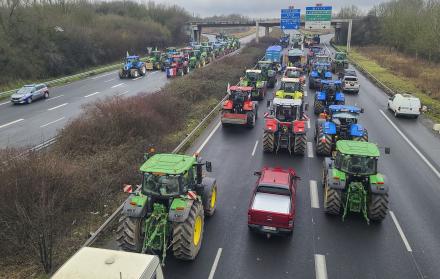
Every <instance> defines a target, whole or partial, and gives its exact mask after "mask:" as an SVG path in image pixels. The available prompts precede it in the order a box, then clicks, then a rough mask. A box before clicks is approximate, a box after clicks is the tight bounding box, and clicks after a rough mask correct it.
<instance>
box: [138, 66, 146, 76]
mask: <svg viewBox="0 0 440 279" xmlns="http://www.w3.org/2000/svg"><path fill="white" fill-rule="evenodd" d="M146 73H147V69H146V68H145V66H142V68H141V71H140V74H141V76H145V74H146Z"/></svg>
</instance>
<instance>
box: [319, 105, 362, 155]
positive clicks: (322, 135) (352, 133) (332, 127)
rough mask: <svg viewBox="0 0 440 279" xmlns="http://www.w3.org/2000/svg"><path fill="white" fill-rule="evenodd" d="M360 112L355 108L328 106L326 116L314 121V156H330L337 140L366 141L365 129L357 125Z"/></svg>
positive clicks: (359, 109) (360, 110)
mask: <svg viewBox="0 0 440 279" xmlns="http://www.w3.org/2000/svg"><path fill="white" fill-rule="evenodd" d="M362 112H363V109H361V108H358V107H355V106H345V105H331V106H329V108H328V114H327V113H324V114H323V117H321V118H318V119H317V120H316V125H315V137H314V138H315V141H316V154H318V155H325V156H330V155H331V153H332V151H334V150H335V148H336V142H337V141H338V140H353V141H368V131H367V129H365V128H364V127H363V126H362V125H361V124H359V123H358V118H359V114H360V113H362Z"/></svg>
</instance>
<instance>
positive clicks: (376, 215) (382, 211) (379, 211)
mask: <svg viewBox="0 0 440 279" xmlns="http://www.w3.org/2000/svg"><path fill="white" fill-rule="evenodd" d="M387 212H388V193H386V194H382V195H378V194H371V199H370V203H369V204H368V218H369V219H370V220H372V221H375V222H381V221H382V220H383V219H385V217H386V216H387Z"/></svg>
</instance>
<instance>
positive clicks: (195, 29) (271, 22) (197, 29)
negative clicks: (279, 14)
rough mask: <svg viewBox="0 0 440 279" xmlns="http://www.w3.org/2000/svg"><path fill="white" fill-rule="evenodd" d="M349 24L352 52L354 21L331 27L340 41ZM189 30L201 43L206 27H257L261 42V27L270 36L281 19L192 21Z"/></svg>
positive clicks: (335, 23)
mask: <svg viewBox="0 0 440 279" xmlns="http://www.w3.org/2000/svg"><path fill="white" fill-rule="evenodd" d="M344 24H345V25H347V24H348V33H347V51H349V50H350V41H351V30H352V24H353V20H352V19H332V21H331V26H333V27H334V29H335V37H336V39H338V38H339V37H340V35H341V29H342V25H344ZM188 26H189V29H190V30H191V38H192V39H193V40H194V41H200V36H201V34H202V30H203V28H206V27H217V28H222V27H241V26H255V27H256V28H257V34H256V40H257V42H258V41H259V35H260V33H259V32H258V31H259V30H260V27H264V28H265V33H264V35H265V36H267V35H268V34H269V28H270V27H278V26H280V19H279V18H275V19H253V20H241V21H191V22H188ZM301 26H305V22H304V21H301Z"/></svg>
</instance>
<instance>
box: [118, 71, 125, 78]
mask: <svg viewBox="0 0 440 279" xmlns="http://www.w3.org/2000/svg"><path fill="white" fill-rule="evenodd" d="M118 75H119V78H120V79H123V78H124V72H123V71H122V70H119V72H118Z"/></svg>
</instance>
